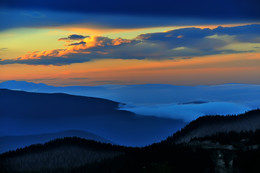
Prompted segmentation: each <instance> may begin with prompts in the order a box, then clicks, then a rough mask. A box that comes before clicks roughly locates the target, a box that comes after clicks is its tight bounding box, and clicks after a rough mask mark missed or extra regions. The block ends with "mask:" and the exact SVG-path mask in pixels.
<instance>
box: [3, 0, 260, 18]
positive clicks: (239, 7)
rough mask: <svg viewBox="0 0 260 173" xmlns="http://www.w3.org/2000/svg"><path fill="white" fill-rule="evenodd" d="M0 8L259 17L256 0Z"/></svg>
mask: <svg viewBox="0 0 260 173" xmlns="http://www.w3.org/2000/svg"><path fill="white" fill-rule="evenodd" d="M0 5H1V6H2V7H8V8H19V9H34V10H53V11H64V12H79V13H103V14H125V15H129V14H130V15H154V16H158V15H159V16H189V17H191V16H193V17H194V16H196V17H206V18H241V17H243V18H257V19H259V18H260V13H259V11H260V2H259V0H211V1H209V0H196V1H194V0H181V1H180V0H178V1H173V0H161V1H150V0H142V1H140V0H132V1H121V0H110V1H107V0H99V1H94V0H89V1H85V0H75V1H71V0H55V1H53V0H38V1H35V0H2V1H0Z"/></svg>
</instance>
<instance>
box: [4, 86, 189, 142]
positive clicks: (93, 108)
mask: <svg viewBox="0 0 260 173" xmlns="http://www.w3.org/2000/svg"><path fill="white" fill-rule="evenodd" d="M119 105H120V103H118V102H114V101H110V100H106V99H100V98H93V97H83V96H73V95H68V94H46V93H45V94H44V93H30V92H24V91H12V90H7V89H0V136H25V135H32V134H42V133H54V132H60V131H65V130H71V129H76V130H81V131H85V132H89V133H93V134H96V135H98V136H101V137H103V138H106V139H108V140H110V141H113V142H115V143H116V144H119V145H126V146H144V145H148V144H151V143H153V142H159V141H161V140H162V139H165V138H166V137H167V136H169V135H171V134H172V133H173V132H175V131H177V130H178V129H180V128H181V127H183V126H184V125H185V124H186V123H185V122H183V121H182V120H174V119H167V118H158V117H153V116H141V115H136V114H134V113H132V112H129V111H124V110H118V107H119Z"/></svg>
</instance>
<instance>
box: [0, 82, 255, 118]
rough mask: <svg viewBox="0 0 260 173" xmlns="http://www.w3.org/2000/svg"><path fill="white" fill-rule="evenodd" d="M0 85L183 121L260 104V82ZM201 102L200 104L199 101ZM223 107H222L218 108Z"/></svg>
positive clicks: (253, 107)
mask: <svg viewBox="0 0 260 173" xmlns="http://www.w3.org/2000/svg"><path fill="white" fill-rule="evenodd" d="M0 88H6V89H12V90H23V91H29V92H42V93H57V92H59V93H67V94H73V95H81V96H90V97H98V98H104V99H109V100H114V101H117V102H120V103H125V104H126V105H125V106H121V107H120V109H122V110H127V111H131V112H134V113H136V114H142V115H153V116H157V117H167V118H173V119H183V120H184V121H187V122H189V121H191V120H195V119H196V118H198V117H200V116H203V115H209V114H214V115H215V114H222V115H227V114H241V113H244V112H245V111H249V110H252V109H257V108H260V107H259V105H260V85H254V84H237V83H229V84H222V85H200V86H174V85H168V84H144V85H101V86H67V87H54V86H48V85H45V84H35V83H31V82H25V81H6V82H3V83H0ZM198 103H200V104H198ZM219 107H221V108H222V109H219Z"/></svg>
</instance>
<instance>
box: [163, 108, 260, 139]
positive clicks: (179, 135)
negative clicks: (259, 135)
mask: <svg viewBox="0 0 260 173" xmlns="http://www.w3.org/2000/svg"><path fill="white" fill-rule="evenodd" d="M257 129H260V109H257V110H252V111H249V112H246V113H244V114H241V115H230V116H220V115H216V116H203V117H199V118H198V119H196V120H194V121H192V122H190V123H189V124H188V125H186V126H185V127H184V128H182V129H181V130H180V131H177V132H176V133H175V134H174V135H173V136H171V137H168V139H167V140H166V141H165V142H167V143H182V142H189V141H190V140H191V139H192V138H199V137H204V136H210V135H214V134H216V133H220V132H230V131H234V132H238V133H239V132H241V131H255V130H257Z"/></svg>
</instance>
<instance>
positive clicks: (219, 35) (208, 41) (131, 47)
mask: <svg viewBox="0 0 260 173" xmlns="http://www.w3.org/2000/svg"><path fill="white" fill-rule="evenodd" d="M59 40H63V41H64V40H65V41H78V42H73V43H71V44H69V45H68V47H66V48H64V49H55V50H49V51H41V52H39V51H35V52H33V53H30V54H26V55H23V56H21V57H18V58H16V59H5V60H1V61H0V64H15V63H19V64H33V65H66V64H72V63H81V62H87V61H91V60H96V59H153V60H162V59H174V58H192V57H196V56H205V55H216V54H230V53H242V52H260V25H258V24H254V25H245V26H236V27H217V28H215V29H209V28H205V29H201V28H183V29H177V30H172V31H167V32H160V33H148V34H141V35H139V36H138V37H137V38H135V39H131V40H129V39H123V38H115V39H111V38H109V37H100V36H93V37H89V36H82V35H76V34H74V35H69V36H68V37H65V38H60V39H59Z"/></svg>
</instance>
